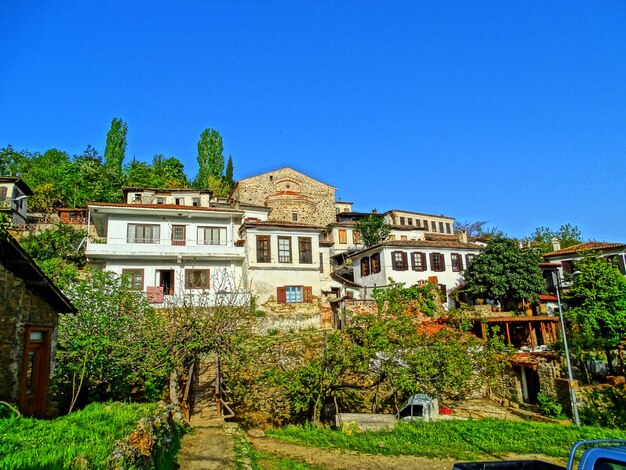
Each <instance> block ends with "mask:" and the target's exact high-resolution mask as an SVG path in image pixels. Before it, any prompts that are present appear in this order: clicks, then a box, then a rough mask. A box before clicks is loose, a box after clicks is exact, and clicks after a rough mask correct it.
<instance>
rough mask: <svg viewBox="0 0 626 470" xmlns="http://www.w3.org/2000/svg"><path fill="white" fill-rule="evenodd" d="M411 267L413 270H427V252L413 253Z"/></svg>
mask: <svg viewBox="0 0 626 470" xmlns="http://www.w3.org/2000/svg"><path fill="white" fill-rule="evenodd" d="M411 267H412V268H413V271H426V253H420V252H415V253H411Z"/></svg>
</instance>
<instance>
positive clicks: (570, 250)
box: [543, 242, 626, 258]
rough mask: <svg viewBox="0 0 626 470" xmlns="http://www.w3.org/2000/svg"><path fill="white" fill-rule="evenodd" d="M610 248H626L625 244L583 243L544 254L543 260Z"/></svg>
mask: <svg viewBox="0 0 626 470" xmlns="http://www.w3.org/2000/svg"><path fill="white" fill-rule="evenodd" d="M611 248H626V244H624V243H608V242H585V243H579V244H578V245H574V246H568V247H567V248H563V249H562V250H558V251H553V252H551V253H546V254H545V255H543V256H544V258H551V257H554V256H562V255H569V254H577V253H583V252H585V251H600V250H609V249H611Z"/></svg>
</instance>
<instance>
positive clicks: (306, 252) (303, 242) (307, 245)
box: [298, 237, 313, 264]
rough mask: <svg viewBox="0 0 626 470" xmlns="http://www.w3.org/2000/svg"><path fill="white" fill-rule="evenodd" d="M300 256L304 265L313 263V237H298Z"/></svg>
mask: <svg viewBox="0 0 626 470" xmlns="http://www.w3.org/2000/svg"><path fill="white" fill-rule="evenodd" d="M298 254H299V260H300V263H302V264H311V263H313V250H312V249H311V237H298Z"/></svg>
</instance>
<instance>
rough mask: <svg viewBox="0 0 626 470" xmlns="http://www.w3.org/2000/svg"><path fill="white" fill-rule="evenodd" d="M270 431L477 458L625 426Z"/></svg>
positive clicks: (391, 451) (482, 423)
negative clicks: (361, 431) (348, 433)
mask: <svg viewBox="0 0 626 470" xmlns="http://www.w3.org/2000/svg"><path fill="white" fill-rule="evenodd" d="M268 434H269V435H271V436H272V437H276V438H279V439H283V440H286V441H290V442H295V443H299V444H305V445H312V446H318V447H333V448H341V449H351V450H356V451H360V452H367V453H372V454H385V455H416V456H423V457H430V458H452V459H458V460H480V459H485V458H493V457H501V456H505V455H506V454H509V453H514V454H543V455H546V456H550V457H567V455H568V453H569V449H570V447H571V446H572V444H574V442H576V441H579V440H584V439H626V431H622V430H616V429H605V428H596V427H589V426H583V427H581V428H576V427H575V426H563V425H560V424H545V423H535V422H529V421H503V420H495V419H484V420H468V421H452V420H451V421H437V422H434V423H422V422H416V423H403V422H400V423H398V426H396V429H395V431H393V432H368V433H359V434H352V435H346V434H345V433H343V432H342V431H341V430H328V429H315V428H302V427H295V426H290V427H287V428H282V429H274V430H272V431H270V432H269V433H268Z"/></svg>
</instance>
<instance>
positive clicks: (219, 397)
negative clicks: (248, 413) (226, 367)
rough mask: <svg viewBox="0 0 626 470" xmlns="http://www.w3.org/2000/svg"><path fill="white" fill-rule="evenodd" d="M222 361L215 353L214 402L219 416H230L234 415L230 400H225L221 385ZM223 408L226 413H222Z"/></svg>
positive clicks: (224, 417)
mask: <svg viewBox="0 0 626 470" xmlns="http://www.w3.org/2000/svg"><path fill="white" fill-rule="evenodd" d="M222 377H223V371H222V363H221V362H220V356H219V354H218V355H217V358H216V360H215V402H216V405H217V415H218V416H219V417H220V418H223V419H226V418H232V417H234V416H235V412H234V411H233V410H232V409H231V407H230V406H228V405H229V404H230V402H228V401H226V400H225V399H224V398H225V392H226V390H225V388H224V387H223V386H222ZM224 409H225V410H226V411H227V413H224Z"/></svg>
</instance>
